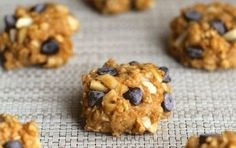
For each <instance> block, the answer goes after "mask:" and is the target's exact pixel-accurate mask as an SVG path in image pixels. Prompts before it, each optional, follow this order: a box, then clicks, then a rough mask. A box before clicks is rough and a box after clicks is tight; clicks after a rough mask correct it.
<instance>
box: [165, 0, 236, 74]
mask: <svg viewBox="0 0 236 148" xmlns="http://www.w3.org/2000/svg"><path fill="white" fill-rule="evenodd" d="M235 19H236V7H234V6H232V5H231V4H225V3H210V4H201V3H199V4H195V5H194V6H192V7H188V8H184V9H182V10H181V15H180V16H178V17H176V18H175V19H174V20H173V21H172V22H171V30H172V36H171V40H170V48H169V51H170V53H171V54H172V55H173V56H174V57H176V58H177V59H178V60H179V61H180V62H181V63H183V64H184V65H188V66H192V67H195V68H203V69H207V70H215V69H220V68H224V69H226V68H232V67H236V22H235Z"/></svg>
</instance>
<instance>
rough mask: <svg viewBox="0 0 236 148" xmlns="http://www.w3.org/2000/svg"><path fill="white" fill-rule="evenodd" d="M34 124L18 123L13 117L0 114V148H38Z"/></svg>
mask: <svg viewBox="0 0 236 148" xmlns="http://www.w3.org/2000/svg"><path fill="white" fill-rule="evenodd" d="M38 136H39V133H38V127H37V125H36V123H35V122H27V123H25V124H22V123H20V122H19V121H18V120H17V119H16V118H15V117H14V116H11V115H6V114H0V148H40V147H41V146H40V141H39V137H38Z"/></svg>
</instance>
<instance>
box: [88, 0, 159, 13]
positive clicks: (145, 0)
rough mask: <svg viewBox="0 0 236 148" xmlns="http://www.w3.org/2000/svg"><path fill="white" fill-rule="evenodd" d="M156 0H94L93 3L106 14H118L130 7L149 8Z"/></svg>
mask: <svg viewBox="0 0 236 148" xmlns="http://www.w3.org/2000/svg"><path fill="white" fill-rule="evenodd" d="M90 1H91V0H90ZM154 1H155V0H92V3H93V6H94V7H95V8H96V9H97V10H99V11H100V12H102V13H104V14H118V13H122V12H125V11H128V10H130V9H134V10H145V9H148V8H150V7H152V6H153V5H154Z"/></svg>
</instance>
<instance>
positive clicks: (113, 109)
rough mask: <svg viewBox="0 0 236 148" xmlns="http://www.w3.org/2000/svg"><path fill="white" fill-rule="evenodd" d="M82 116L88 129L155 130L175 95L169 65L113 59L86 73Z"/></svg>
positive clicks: (114, 131) (111, 130) (109, 131)
mask: <svg viewBox="0 0 236 148" xmlns="http://www.w3.org/2000/svg"><path fill="white" fill-rule="evenodd" d="M82 81H83V99H82V106H83V111H82V117H84V118H85V130H87V131H94V132H104V133H112V135H113V136H119V135H120V134H122V133H130V134H143V133H144V132H151V133H155V132H156V130H157V124H158V121H159V120H161V119H162V118H166V117H168V116H169V115H170V112H171V111H172V110H173V107H174V103H173V102H174V98H173V95H172V92H171V88H170V86H169V84H168V83H169V82H170V81H171V78H170V75H169V69H168V68H167V67H157V66H156V65H154V64H151V63H146V64H141V63H138V62H135V61H132V62H130V63H128V64H117V63H116V62H115V61H113V60H112V59H110V60H108V61H107V62H106V63H105V64H104V65H103V67H101V68H98V69H95V70H92V71H91V72H90V73H89V74H87V75H84V76H83V79H82Z"/></svg>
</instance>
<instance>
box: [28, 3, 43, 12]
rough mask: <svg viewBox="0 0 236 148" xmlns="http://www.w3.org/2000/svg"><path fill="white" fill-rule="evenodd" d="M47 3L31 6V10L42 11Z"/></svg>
mask: <svg viewBox="0 0 236 148" xmlns="http://www.w3.org/2000/svg"><path fill="white" fill-rule="evenodd" d="M45 7H46V5H45V4H36V5H35V6H34V7H32V8H31V11H34V12H38V13H41V12H43V11H44V10H45Z"/></svg>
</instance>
